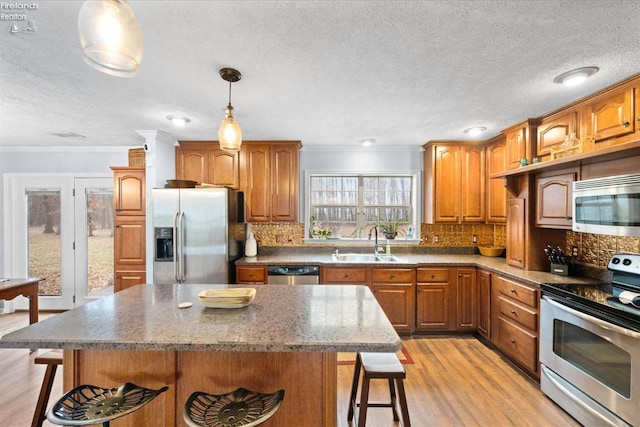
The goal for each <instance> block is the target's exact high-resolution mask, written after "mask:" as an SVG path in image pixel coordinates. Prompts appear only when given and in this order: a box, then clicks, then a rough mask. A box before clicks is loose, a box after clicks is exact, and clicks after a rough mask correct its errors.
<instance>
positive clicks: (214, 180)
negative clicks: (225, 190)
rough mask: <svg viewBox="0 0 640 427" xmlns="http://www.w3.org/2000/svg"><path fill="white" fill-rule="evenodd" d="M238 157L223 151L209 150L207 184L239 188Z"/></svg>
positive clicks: (236, 154)
mask: <svg viewBox="0 0 640 427" xmlns="http://www.w3.org/2000/svg"><path fill="white" fill-rule="evenodd" d="M239 158H240V156H239V155H238V153H230V152H228V151H224V150H209V181H206V182H209V183H210V184H214V185H223V186H225V187H231V188H240V172H239V168H240V162H239Z"/></svg>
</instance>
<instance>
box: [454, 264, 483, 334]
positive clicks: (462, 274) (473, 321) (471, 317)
mask: <svg viewBox="0 0 640 427" xmlns="http://www.w3.org/2000/svg"><path fill="white" fill-rule="evenodd" d="M476 274H477V273H476V269H475V267H467V268H457V269H456V330H458V331H465V330H468V331H475V330H476V329H477V326H478V323H477V303H478V300H477V299H478V296H477V295H478V294H477V292H478V290H477V281H476Z"/></svg>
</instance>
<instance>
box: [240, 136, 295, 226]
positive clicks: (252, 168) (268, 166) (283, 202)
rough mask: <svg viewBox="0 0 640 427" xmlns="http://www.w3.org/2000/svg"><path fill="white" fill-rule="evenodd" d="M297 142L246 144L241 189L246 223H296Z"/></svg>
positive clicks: (242, 155)
mask: <svg viewBox="0 0 640 427" xmlns="http://www.w3.org/2000/svg"><path fill="white" fill-rule="evenodd" d="M299 150H300V141H287V142H271V141H270V142H253V141H251V142H245V143H243V144H242V148H241V150H240V189H241V190H242V191H243V192H244V202H245V221H246V222H285V221H286V222H293V221H297V220H298V198H299V188H298V186H299Z"/></svg>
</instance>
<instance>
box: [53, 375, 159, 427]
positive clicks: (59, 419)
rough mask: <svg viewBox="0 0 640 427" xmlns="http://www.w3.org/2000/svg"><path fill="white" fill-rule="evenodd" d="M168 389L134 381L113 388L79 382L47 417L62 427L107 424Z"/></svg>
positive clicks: (104, 426)
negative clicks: (134, 382) (154, 388)
mask: <svg viewBox="0 0 640 427" xmlns="http://www.w3.org/2000/svg"><path fill="white" fill-rule="evenodd" d="M168 388H169V387H162V388H161V389H158V390H153V389H149V388H144V387H140V386H138V385H135V384H133V383H125V384H123V385H121V386H119V387H113V388H102V387H97V386H94V385H81V386H78V387H76V388H74V389H73V390H71V391H69V392H67V393H66V394H65V395H64V396H62V397H61V398H60V399H59V400H58V401H57V402H56V403H55V404H54V405H53V406H52V407H51V409H49V412H47V419H48V420H49V421H50V422H51V423H53V424H58V425H65V426H86V425H94V424H102V425H103V427H108V426H109V422H110V421H112V420H114V419H116V418H119V417H122V416H125V415H127V414H130V413H132V412H134V411H137V410H138V409H140V408H142V407H143V406H144V405H146V404H147V403H149V402H151V401H152V400H153V399H155V398H156V397H157V396H158V395H159V394H161V393H164V392H165V391H167V389H168Z"/></svg>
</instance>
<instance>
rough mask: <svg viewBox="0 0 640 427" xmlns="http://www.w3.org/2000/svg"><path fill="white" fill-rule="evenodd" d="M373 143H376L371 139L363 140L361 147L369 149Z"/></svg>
mask: <svg viewBox="0 0 640 427" xmlns="http://www.w3.org/2000/svg"><path fill="white" fill-rule="evenodd" d="M374 142H376V140H375V139H373V138H368V139H363V140H362V146H363V147H370V146H371V144H373V143H374Z"/></svg>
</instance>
